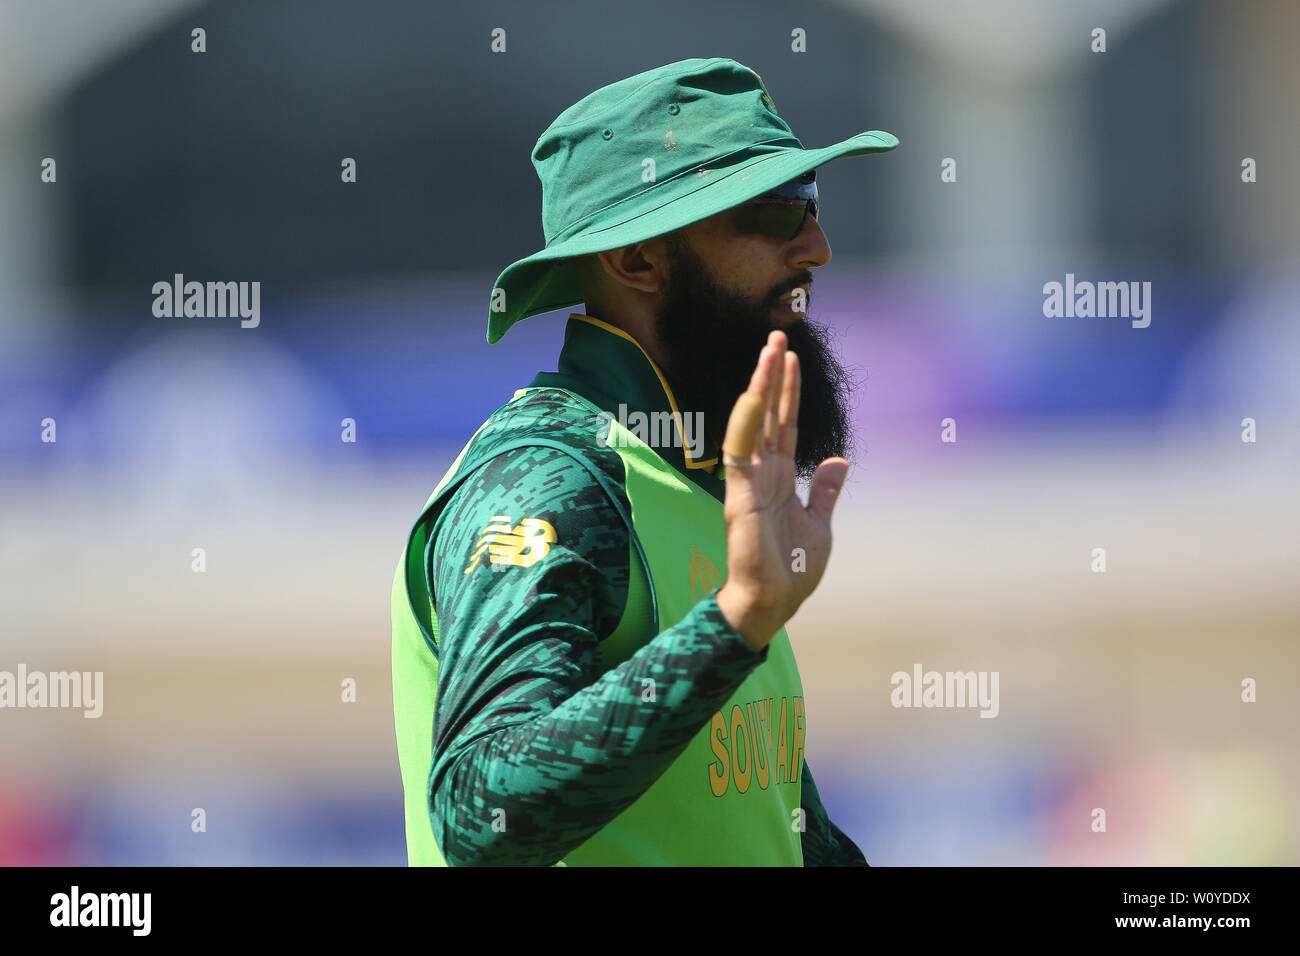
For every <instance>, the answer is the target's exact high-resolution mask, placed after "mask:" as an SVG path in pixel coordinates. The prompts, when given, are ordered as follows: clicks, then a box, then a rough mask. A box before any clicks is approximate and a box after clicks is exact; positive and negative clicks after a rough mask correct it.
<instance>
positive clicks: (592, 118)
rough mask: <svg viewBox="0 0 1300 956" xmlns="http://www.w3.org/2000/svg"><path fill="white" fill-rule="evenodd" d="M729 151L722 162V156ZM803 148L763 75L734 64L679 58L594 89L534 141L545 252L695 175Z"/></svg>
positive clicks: (624, 216)
mask: <svg viewBox="0 0 1300 956" xmlns="http://www.w3.org/2000/svg"><path fill="white" fill-rule="evenodd" d="M720 147H725V150H724V152H722V153H721V154H719V148H720ZM764 149H766V151H767V152H773V151H779V150H781V149H803V144H802V143H801V142H799V140H798V138H797V137H796V136H795V135H794V132H793V131H792V130H791V129H790V127H789V126H788V125H787V124H786V122H785V120H783V119H781V117H780V116H779V115H777V112H776V107H775V105H774V104H773V103H772V98H771V97H770V96H769V95H768V92H767V90H766V88H764V86H763V80H762V77H760V76H759V75H758V74H757V73H756V72H754V71H753V70H751V69H750V68H749V67H746V66H742V65H741V64H739V63H737V62H736V61H735V60H729V59H724V58H715V59H711V60H702V59H695V60H683V61H681V62H679V63H672V64H669V65H668V66H665V67H660V68H659V69H656V70H650V71H648V72H645V73H638V74H637V75H636V76H632V77H628V78H627V79H625V80H619V81H618V82H617V83H613V84H611V85H609V86H606V87H603V88H601V89H599V90H596V91H595V92H594V93H592V94H590V95H589V96H586V97H584V98H583V99H581V100H580V101H578V102H577V103H575V104H574V105H573V106H571V107H569V108H568V109H567V110H565V111H564V112H563V113H561V114H560V115H559V116H558V117H556V119H555V122H553V123H552V124H551V125H550V126H549V127H548V128H547V130H546V132H544V133H543V134H542V135H541V137H540V138H539V139H538V140H537V145H536V147H535V148H534V149H533V166H534V167H536V169H537V176H538V178H539V179H540V180H541V181H542V231H543V234H544V235H545V237H546V244H547V246H550V245H552V244H553V243H555V242H557V241H563V240H565V239H569V238H572V237H574V236H576V235H581V234H583V233H584V232H585V231H586V230H587V229H590V228H591V227H592V226H593V225H600V226H603V227H606V228H607V227H608V226H609V225H610V224H611V223H618V222H623V221H626V220H628V219H631V218H634V217H635V216H636V215H638V212H639V210H640V209H641V207H642V206H643V205H644V203H638V200H644V199H647V198H649V199H652V200H653V194H654V193H655V192H656V191H659V192H664V191H667V190H666V189H665V187H667V188H668V189H671V188H672V186H673V183H674V181H675V180H677V179H678V178H679V177H681V176H683V175H684V174H688V173H691V172H696V171H698V170H699V169H700V167H702V166H705V167H711V168H714V169H718V168H725V167H726V166H727V165H728V164H734V163H736V162H740V161H743V160H744V159H749V158H753V157H754V156H755V155H763V152H764Z"/></svg>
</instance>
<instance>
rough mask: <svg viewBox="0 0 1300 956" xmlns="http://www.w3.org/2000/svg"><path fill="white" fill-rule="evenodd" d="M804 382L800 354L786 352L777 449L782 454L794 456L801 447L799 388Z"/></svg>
mask: <svg viewBox="0 0 1300 956" xmlns="http://www.w3.org/2000/svg"><path fill="white" fill-rule="evenodd" d="M801 384H802V381H801V378H800V373H799V356H798V355H796V354H795V353H794V352H786V353H785V387H784V388H782V390H781V411H780V415H779V418H780V426H781V427H780V432H779V437H778V438H777V442H776V450H777V452H778V453H780V454H782V455H789V456H790V457H792V458H793V457H794V453H795V449H796V448H798V447H799V389H800V385H801Z"/></svg>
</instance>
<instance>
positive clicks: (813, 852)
mask: <svg viewBox="0 0 1300 956" xmlns="http://www.w3.org/2000/svg"><path fill="white" fill-rule="evenodd" d="M800 780H801V781H802V789H801V791H800V799H801V801H802V805H803V811H804V827H805V829H804V832H803V835H802V836H801V837H800V844H801V845H802V847H803V865H804V866H870V865H871V864H869V863H868V862H867V858H866V856H864V855H863V853H862V851H861V850H860V849H858V845H857V844H856V843H854V842H853V841H852V840H850V839H849V838H848V837H847V836H846V835H845V834H844V831H843V830H841V829H840V828H839V827H837V826H836V825H835V824H834V823H832V822H831V818H830V816H829V815H828V814H827V813H826V808H825V807H824V806H822V798H821V794H820V793H818V792H817V784H816V783H815V782H814V781H813V776H812V771H811V770H810V769H809V768H808V761H807V760H805V761H804V762H803V776H802V777H801V778H800Z"/></svg>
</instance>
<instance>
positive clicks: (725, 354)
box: [656, 236, 853, 478]
mask: <svg viewBox="0 0 1300 956" xmlns="http://www.w3.org/2000/svg"><path fill="white" fill-rule="evenodd" d="M675 239H676V237H672V236H670V237H669V250H670V256H671V259H670V262H671V265H670V275H669V279H668V282H667V287H666V288H665V290H664V300H663V303H662V305H661V307H660V310H659V313H658V316H657V321H656V330H657V332H658V334H659V340H660V342H661V343H662V344H663V346H664V348H665V350H666V352H667V355H668V357H669V359H668V361H669V363H670V365H669V368H668V370H667V371H668V374H669V375H670V376H671V378H672V382H673V390H674V392H675V393H676V394H677V398H678V408H679V409H680V410H681V411H682V412H683V413H685V412H686V411H688V410H689V411H698V412H703V413H704V429H705V433H706V434H707V435H708V437H709V439H710V440H711V441H712V442H714V443H715V444H717V445H721V443H722V439H723V432H724V431H725V430H726V427H727V419H728V418H729V417H730V416H731V409H732V406H734V405H735V404H736V399H737V398H739V397H740V394H741V392H743V391H745V390H746V389H747V388H749V379H750V377H751V376H752V375H753V374H754V366H755V365H756V364H757V363H758V355H759V352H761V351H762V350H763V346H764V345H766V344H767V336H768V334H769V333H770V332H771V331H772V330H773V329H776V328H780V326H779V325H778V324H777V323H776V321H775V320H774V319H773V317H772V305H773V304H775V300H776V298H778V297H780V296H782V295H785V294H786V293H788V292H789V291H790V288H784V289H778V290H774V291H773V292H772V293H771V294H770V296H769V298H768V299H766V300H764V301H762V302H760V303H754V302H751V301H749V300H747V299H744V298H741V297H738V296H736V295H734V294H732V293H729V292H727V291H726V290H725V289H723V288H722V287H721V286H719V285H718V284H717V283H715V282H714V281H713V280H712V279H711V278H710V276H709V275H708V273H707V272H706V271H705V267H704V264H703V263H702V262H701V261H700V259H699V258H698V257H697V256H696V255H695V254H694V252H692V251H691V250H690V249H689V248H687V247H686V246H685V245H684V244H683V243H681V242H677V241H674V240H675ZM783 331H784V332H785V334H786V338H787V339H788V341H789V348H790V350H791V351H792V352H794V353H795V354H796V355H797V356H799V371H800V374H801V379H802V385H801V389H800V400H799V441H798V443H797V447H796V449H795V456H794V462H795V474H796V475H798V476H799V477H800V478H810V477H812V474H813V472H814V471H816V470H817V466H818V465H819V464H821V463H822V462H823V461H824V460H825V459H827V458H831V457H842V458H847V457H848V454H849V451H850V450H851V448H852V432H851V431H850V429H849V413H848V400H849V398H850V397H851V395H852V393H853V380H852V377H851V376H850V375H849V373H848V371H847V370H846V369H845V368H844V366H843V365H841V364H840V362H839V360H838V359H837V358H836V356H835V354H834V352H833V350H832V348H831V341H830V329H828V328H827V327H826V326H824V325H820V324H818V323H815V322H812V321H811V320H809V319H808V318H807V317H806V315H805V317H804V319H803V320H801V321H799V322H796V323H794V324H793V325H790V326H788V327H787V328H785V329H784V330H783Z"/></svg>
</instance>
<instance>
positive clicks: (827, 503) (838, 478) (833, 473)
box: [808, 458, 849, 524]
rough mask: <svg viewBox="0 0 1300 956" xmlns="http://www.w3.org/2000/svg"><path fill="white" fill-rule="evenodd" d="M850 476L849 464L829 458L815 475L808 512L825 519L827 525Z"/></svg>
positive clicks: (838, 459)
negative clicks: (846, 479) (845, 480)
mask: <svg viewBox="0 0 1300 956" xmlns="http://www.w3.org/2000/svg"><path fill="white" fill-rule="evenodd" d="M848 474H849V463H848V462H847V461H845V460H844V459H843V458H827V459H826V460H825V461H824V462H822V463H821V464H820V465H818V466H817V471H816V472H815V473H814V474H813V479H812V486H811V487H810V488H809V489H808V510H809V511H811V512H813V513H814V514H816V515H819V516H820V517H822V518H823V519H825V520H826V522H827V524H829V523H830V520H831V512H832V511H834V510H835V502H837V501H838V500H839V497H840V489H841V488H843V487H844V479H845V478H847V477H848Z"/></svg>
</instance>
